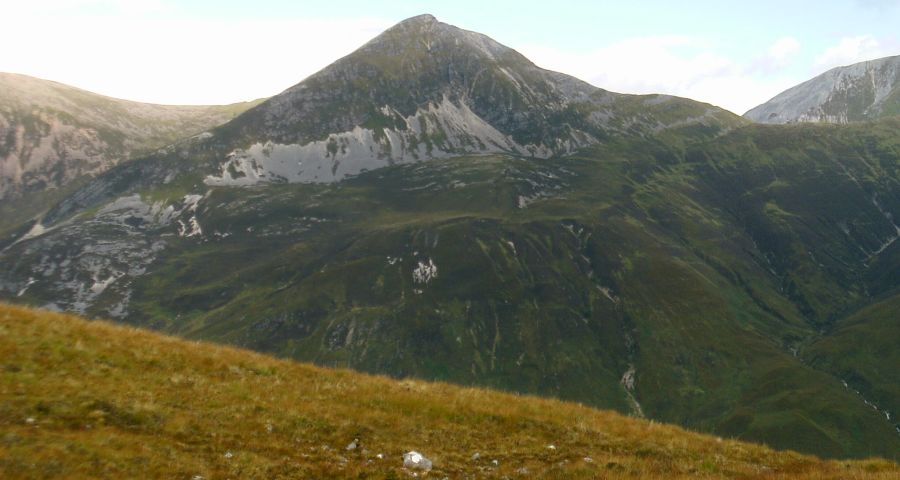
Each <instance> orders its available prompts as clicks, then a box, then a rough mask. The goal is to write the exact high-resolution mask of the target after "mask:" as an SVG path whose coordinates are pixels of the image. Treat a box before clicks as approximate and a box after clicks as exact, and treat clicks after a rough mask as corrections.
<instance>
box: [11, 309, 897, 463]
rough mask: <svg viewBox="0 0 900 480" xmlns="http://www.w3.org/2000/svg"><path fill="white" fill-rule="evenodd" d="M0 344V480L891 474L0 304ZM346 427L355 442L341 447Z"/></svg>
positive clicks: (570, 407)
mask: <svg viewBox="0 0 900 480" xmlns="http://www.w3.org/2000/svg"><path fill="white" fill-rule="evenodd" d="M0 358H2V363H3V364H2V369H0V433H2V436H0V476H2V477H3V478H7V479H10V478H53V477H66V478H111V477H116V478H197V476H201V477H203V478H334V477H350V478H404V477H408V472H405V471H404V470H403V468H402V461H401V455H402V453H404V452H405V451H408V450H411V449H415V450H418V451H420V452H422V453H424V454H425V455H426V456H428V457H429V458H431V459H432V460H433V461H434V470H433V471H432V472H431V474H430V476H434V477H436V478H443V477H444V476H448V477H450V478H471V477H478V478H494V477H503V476H511V477H520V478H528V477H541V478H597V477H598V476H602V477H603V478H635V477H640V478H696V477H703V478H722V477H735V478H816V479H819V478H884V479H887V478H898V475H900V468H898V466H897V465H896V464H893V463H891V462H887V461H884V460H865V461H822V460H818V459H816V458H815V457H810V456H803V455H800V454H797V453H793V452H777V451H773V450H770V449H768V448H766V447H762V446H757V445H752V444H747V443H741V442H737V441H732V440H723V439H719V438H716V437H711V436H706V435H700V434H696V433H691V432H687V431H685V430H682V429H679V428H677V427H671V426H666V425H661V424H658V423H653V422H647V421H643V420H635V419H630V418H626V417H624V416H621V415H619V414H615V413H610V412H603V411H598V410H593V409H590V408H586V407H583V406H580V405H576V404H572V403H563V402H559V401H554V400H546V399H537V398H532V397H520V396H513V395H508V394H502V393H497V392H491V391H487V390H481V389H472V388H461V387H454V386H450V385H446V384H439V383H425V382H418V381H395V380H390V379H387V378H383V377H374V376H368V375H362V374H358V373H352V372H349V371H346V370H329V369H323V368H318V367H313V366H309V365H305V364H298V363H294V362H290V361H284V360H276V359H273V358H271V357H267V356H263V355H260V354H255V353H251V352H247V351H244V350H239V349H234V348H229V347H222V346H216V345H211V344H203V343H193V342H188V341H184V340H176V339H173V338H169V337H164V336H161V335H158V334H154V333H150V332H146V331H140V330H134V329H128V328H123V327H117V326H112V325H109V324H105V323H101V322H86V321H84V320H81V319H78V318H76V317H70V316H65V315H59V314H53V313H47V312H43V311H37V310H29V309H25V308H18V307H11V306H5V305H0ZM354 437H359V438H360V439H361V444H362V446H361V448H359V449H357V450H354V451H347V450H346V449H345V445H347V444H348V442H350V440H352V439H353V438H354ZM549 445H553V446H555V448H549ZM476 452H478V453H480V457H479V458H477V459H473V455H474V454H475V453H476ZM494 460H496V461H497V462H496V464H495V463H494Z"/></svg>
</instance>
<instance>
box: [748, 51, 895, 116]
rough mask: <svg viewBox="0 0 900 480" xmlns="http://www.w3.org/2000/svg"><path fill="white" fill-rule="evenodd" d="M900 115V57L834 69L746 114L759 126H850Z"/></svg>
mask: <svg viewBox="0 0 900 480" xmlns="http://www.w3.org/2000/svg"><path fill="white" fill-rule="evenodd" d="M894 115H900V56H895V57H885V58H880V59H878V60H870V61H866V62H860V63H856V64H853V65H850V66H846V67H837V68H833V69H831V70H829V71H827V72H825V73H823V74H821V75H819V76H818V77H815V78H813V79H812V80H809V81H806V82H804V83H801V84H800V85H797V86H796V87H792V88H789V89H788V90H785V91H784V92H782V93H780V94H778V95H777V96H775V98H773V99H771V100H769V101H768V102H766V103H764V104H762V105H760V106H758V107H756V108H753V109H752V110H750V111H749V112H747V113H745V114H744V117H745V118H748V119H750V120H753V121H754V122H760V123H795V122H822V123H850V122H859V121H865V120H875V119H878V118H884V117H890V116H894Z"/></svg>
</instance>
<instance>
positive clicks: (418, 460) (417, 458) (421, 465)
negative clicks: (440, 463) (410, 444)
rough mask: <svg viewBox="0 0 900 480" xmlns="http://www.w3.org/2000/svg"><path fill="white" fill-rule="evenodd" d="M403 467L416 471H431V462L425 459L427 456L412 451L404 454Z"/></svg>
mask: <svg viewBox="0 0 900 480" xmlns="http://www.w3.org/2000/svg"><path fill="white" fill-rule="evenodd" d="M403 466H404V467H405V468H410V469H414V470H425V471H426V472H427V471H429V470H431V460H429V459H427V458H425V455H422V454H421V453H419V452H417V451H415V450H412V451H409V452H407V453H404V454H403Z"/></svg>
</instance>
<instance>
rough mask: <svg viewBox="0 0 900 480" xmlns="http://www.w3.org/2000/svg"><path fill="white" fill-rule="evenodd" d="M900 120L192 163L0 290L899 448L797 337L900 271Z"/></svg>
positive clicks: (788, 436) (264, 345)
mask: <svg viewBox="0 0 900 480" xmlns="http://www.w3.org/2000/svg"><path fill="white" fill-rule="evenodd" d="M896 131H897V122H892V121H886V122H882V123H878V124H871V125H865V126H859V127H849V128H839V127H833V126H813V125H798V126H792V127H766V126H753V127H749V128H744V129H739V130H737V131H735V132H732V133H731V134H729V135H726V136H724V137H721V138H718V139H715V140H711V141H707V140H702V138H705V137H701V140H697V141H693V142H692V141H688V140H689V139H690V138H691V137H690V136H688V135H678V136H668V135H663V136H659V137H655V138H649V139H630V140H624V139H623V140H619V141H616V142H609V143H608V144H606V145H603V146H599V147H596V148H593V149H589V150H585V151H583V152H582V153H580V154H578V155H574V156H569V157H565V158H552V159H547V160H540V161H536V160H533V159H524V158H519V157H513V156H507V155H496V156H478V157H460V158H453V159H446V160H437V161H432V162H429V163H422V164H413V165H399V166H395V167H389V168H385V169H380V170H377V171H373V172H369V173H366V174H363V175H360V176H358V177H356V178H353V179H350V180H347V181H344V182H341V183H339V184H335V185H288V184H284V185H267V186H258V187H252V188H212V187H209V186H206V185H204V184H203V182H202V173H190V172H188V173H186V174H185V175H183V176H182V177H181V179H180V180H179V181H177V182H172V183H170V184H167V185H162V186H160V185H158V184H154V183H152V182H151V183H148V184H146V185H142V186H141V187H140V188H138V189H136V190H132V191H131V192H134V194H133V195H131V194H130V193H131V192H129V194H128V195H125V194H120V195H124V196H120V197H119V198H118V200H116V202H114V203H110V204H106V205H105V206H103V207H102V208H93V209H89V210H87V211H83V212H81V213H80V214H78V215H77V216H75V217H74V218H73V219H71V220H70V221H68V222H67V223H64V224H62V225H60V226H58V227H57V228H55V229H54V230H52V231H50V232H48V233H45V234H43V235H40V236H37V237H35V238H32V239H30V240H27V241H24V242H20V243H18V244H16V245H12V246H10V247H9V248H8V249H7V250H6V251H5V252H4V253H3V254H2V256H0V264H2V266H3V269H2V270H0V287H2V289H3V291H4V292H5V293H4V294H5V296H6V297H7V298H16V299H18V300H19V301H25V302H29V303H32V304H37V305H45V304H50V303H51V302H52V304H53V305H54V306H55V307H56V308H63V309H67V310H75V311H82V312H84V313H85V314H88V315H91V316H98V317H106V318H109V317H115V318H117V319H119V320H122V321H126V322H131V323H134V324H138V325H142V326H148V327H152V328H156V329H160V330H163V331H166V332H171V333H176V334H179V335H183V336H187V337H190V338H196V339H207V340H215V341H221V342H227V343H232V344H237V345H241V346H245V347H249V348H253V349H256V350H262V351H267V352H272V353H275V354H277V355H281V356H286V357H292V358H296V359H300V360H304V361H312V362H316V363H319V364H323V365H331V366H342V367H352V368H355V369H360V370H365V371H369V372H377V373H386V374H390V375H394V376H414V377H419V378H426V379H436V380H445V381H452V382H457V383H463V384H475V385H484V386H490V387H495V388H502V389H508V390H516V391H519V392H527V393H536V394H544V395H552V396H558V397H562V398H566V399H570V400H577V401H580V402H584V403H588V404H591V405H594V406H600V407H604V408H613V409H617V410H619V411H622V412H629V413H632V414H634V415H646V416H648V417H650V418H654V419H658V420H663V421H666V422H673V423H679V424H682V425H686V426H689V427H691V428H695V429H700V430H705V431H712V432H718V433H720V434H725V435H730V436H739V437H741V438H745V439H751V440H756V441H764V442H766V443H769V444H771V445H775V446H778V447H782V448H793V449H797V450H802V451H806V452H813V453H817V454H820V455H827V456H834V457H842V456H857V457H864V456H867V455H873V454H878V455H882V456H886V457H889V458H893V457H894V456H895V455H896V454H897V452H898V451H900V435H898V434H897V432H896V430H895V429H896V427H897V425H896V417H892V418H886V417H885V415H884V413H883V411H884V410H885V409H887V410H888V411H890V412H893V410H890V409H891V408H893V407H891V406H890V405H892V404H890V403H889V402H886V401H885V400H884V399H885V398H887V397H886V396H885V395H883V394H879V395H878V396H875V395H873V396H871V397H869V396H868V393H867V391H863V390H862V389H860V387H859V386H855V387H854V389H855V390H858V391H859V393H857V392H856V391H854V389H851V388H847V387H845V386H844V384H843V383H842V382H844V381H848V382H849V379H848V377H847V376H846V375H844V374H841V373H839V371H838V370H836V369H834V368H831V367H830V366H828V365H826V363H824V360H821V361H820V360H816V361H808V359H809V358H812V357H810V356H809V354H807V350H806V349H807V348H809V345H811V344H816V342H819V341H824V340H823V339H824V338H826V337H827V336H828V335H829V332H831V331H832V328H833V327H834V328H838V327H836V326H838V325H840V322H841V319H842V318H844V317H845V316H846V315H848V312H852V311H854V310H855V309H857V308H859V307H860V306H862V305H866V304H867V303H869V302H871V301H872V300H873V298H872V297H871V295H875V294H878V292H883V291H889V290H890V289H891V288H893V287H892V282H893V280H891V279H892V278H895V277H894V275H893V274H892V273H891V272H893V271H894V270H892V268H893V267H892V265H895V264H894V263H892V262H891V259H892V258H894V257H891V256H890V255H892V252H894V251H895V249H894V248H892V247H896V245H894V243H893V242H894V240H895V239H896V225H895V224H894V223H893V218H896V217H895V216H894V215H896V214H897V212H900V202H898V198H897V192H898V191H900V190H898V186H897V182H898V178H900V176H898V158H900V149H898V144H897V142H898V140H897V136H896V133H895V132H896ZM172 161H173V162H177V161H178V156H177V155H174V154H173V157H172ZM142 165H146V166H147V168H148V169H149V171H151V172H152V175H159V176H163V175H165V170H164V169H163V168H162V167H160V165H164V163H150V162H148V163H146V164H142ZM153 169H157V170H153ZM111 173H117V171H113V172H111ZM152 175H145V176H143V177H144V178H146V177H150V176H152ZM105 178H110V176H109V175H106V176H105ZM123 178H127V177H123ZM110 185H115V182H114V181H112V180H111V181H110ZM169 207H171V209H169ZM166 212H169V213H166ZM195 227H196V228H195ZM51 228H53V227H51ZM876 271H877V272H881V273H878V274H874V273H873V272H876ZM875 327H876V328H877V329H890V328H894V324H892V323H891V322H889V321H888V322H882V323H880V324H877V325H875ZM835 331H837V330H835ZM890 333H891V332H890V331H883V332H880V333H879V332H877V331H876V332H875V333H874V334H875V335H883V336H884V338H892V337H890ZM835 338H837V337H835ZM842 338H843V339H853V338H854V337H850V336H845V337H842ZM836 341H838V342H844V340H841V339H837V340H836ZM856 341H859V340H858V339H857V340H852V341H849V343H845V344H844V346H843V347H841V348H848V349H852V348H854V343H853V342H856ZM817 358H818V357H817ZM847 361H848V362H855V360H852V359H849V358H848V359H847ZM853 365H854V367H853V368H857V365H856V363H854V364H853ZM864 367H865V365H864V364H859V365H858V368H860V369H863V368H864ZM860 371H861V372H862V370H860ZM872 378H877V379H879V380H878V381H879V382H880V381H882V380H881V379H887V381H890V378H891V377H884V376H876V377H872ZM879 388H889V386H881V387H879ZM872 391H873V392H874V391H875V390H874V389H873V390H872ZM879 391H880V390H879ZM866 402H869V403H872V404H875V405H877V406H878V407H879V409H880V411H876V410H874V409H873V408H871V407H870V406H869V405H868V404H867V403H866Z"/></svg>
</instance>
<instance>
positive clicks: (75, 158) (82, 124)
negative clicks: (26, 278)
mask: <svg viewBox="0 0 900 480" xmlns="http://www.w3.org/2000/svg"><path fill="white" fill-rule="evenodd" d="M258 103H260V101H254V102H244V103H237V104H233V105H220V106H171V105H152V104H146V103H138V102H131V101H127V100H119V99H115V98H110V97H105V96H102V95H97V94H95V93H91V92H87V91H84V90H80V89H77V88H73V87H70V86H67V85H63V84H61V83H57V82H52V81H48V80H41V79H37V78H32V77H28V76H25V75H17V74H11V73H0V199H2V200H3V202H2V204H0V229H3V228H4V227H10V226H12V225H14V224H16V223H18V222H21V221H22V220H24V219H27V218H30V217H31V216H33V215H35V214H37V213H39V212H40V211H42V210H45V209H47V208H49V207H50V206H52V204H53V203H55V202H57V201H59V200H60V199H61V198H64V197H65V196H66V195H68V194H70V193H71V192H73V191H75V190H76V189H77V188H78V187H80V186H82V185H83V184H84V183H85V181H86V180H87V179H88V178H90V177H93V176H95V175H97V174H99V173H101V172H103V171H106V170H107V169H109V168H111V167H112V166H114V165H116V164H118V163H120V162H122V161H125V160H128V159H130V158H134V157H135V156H140V155H143V154H147V153H148V152H150V151H152V150H154V149H157V148H160V147H163V146H165V145H168V144H170V143H173V142H175V141H177V140H180V139H183V138H187V137H190V136H192V135H196V134H199V133H201V132H203V131H206V130H208V129H210V128H212V127H215V126H217V125H220V124H222V123H225V122H227V121H229V120H231V119H232V118H234V117H235V116H237V115H238V114H240V113H242V112H243V111H245V110H247V109H248V108H250V107H252V106H254V105H257V104H258Z"/></svg>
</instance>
